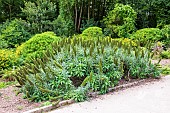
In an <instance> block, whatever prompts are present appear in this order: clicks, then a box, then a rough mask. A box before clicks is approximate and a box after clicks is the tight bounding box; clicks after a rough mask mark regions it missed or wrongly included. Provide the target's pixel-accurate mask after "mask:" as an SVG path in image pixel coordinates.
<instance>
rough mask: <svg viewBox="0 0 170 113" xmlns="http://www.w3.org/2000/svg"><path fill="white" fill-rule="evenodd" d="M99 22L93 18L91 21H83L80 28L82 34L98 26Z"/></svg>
mask: <svg viewBox="0 0 170 113" xmlns="http://www.w3.org/2000/svg"><path fill="white" fill-rule="evenodd" d="M97 25H98V22H96V21H94V19H93V18H91V19H89V20H86V21H85V20H83V21H82V25H81V26H82V27H81V28H80V30H81V32H83V31H84V30H85V29H87V28H89V27H93V26H97Z"/></svg>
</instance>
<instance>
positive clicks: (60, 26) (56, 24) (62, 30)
mask: <svg viewBox="0 0 170 113" xmlns="http://www.w3.org/2000/svg"><path fill="white" fill-rule="evenodd" d="M52 25H53V31H54V32H55V33H56V34H57V36H69V25H68V23H67V22H66V21H65V20H64V19H63V18H62V17H61V16H60V15H59V16H58V18H57V19H56V20H54V21H53V22H52Z"/></svg>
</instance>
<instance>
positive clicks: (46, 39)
mask: <svg viewBox="0 0 170 113" xmlns="http://www.w3.org/2000/svg"><path fill="white" fill-rule="evenodd" d="M59 40H60V37H57V36H56V35H55V34H54V33H53V32H44V33H41V34H36V35H35V36H33V37H32V38H30V39H29V40H28V41H27V42H25V43H23V44H22V45H21V46H19V47H18V48H17V50H16V54H17V55H19V56H21V57H22V58H24V59H26V61H29V60H30V58H31V57H32V58H36V57H41V56H42V55H43V51H44V50H47V49H49V50H50V49H51V47H50V45H51V44H52V43H53V42H54V41H59Z"/></svg>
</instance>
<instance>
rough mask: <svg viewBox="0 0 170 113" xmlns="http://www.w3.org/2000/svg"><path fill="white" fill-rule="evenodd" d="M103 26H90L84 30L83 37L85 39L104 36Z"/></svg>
mask: <svg viewBox="0 0 170 113" xmlns="http://www.w3.org/2000/svg"><path fill="white" fill-rule="evenodd" d="M103 36H104V34H103V32H102V28H100V27H89V28H87V29H85V30H84V31H83V32H82V38H83V39H85V40H92V39H97V38H100V37H103Z"/></svg>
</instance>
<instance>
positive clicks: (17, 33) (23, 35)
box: [0, 19, 30, 48]
mask: <svg viewBox="0 0 170 113" xmlns="http://www.w3.org/2000/svg"><path fill="white" fill-rule="evenodd" d="M24 26H25V22H24V21H22V20H18V19H15V20H12V21H11V22H9V21H7V22H6V23H4V24H3V26H2V28H1V30H0V34H1V35H0V40H2V41H3V42H5V45H6V46H4V47H5V48H7V47H8V48H15V47H17V46H19V45H21V44H22V43H23V42H25V41H27V40H28V39H29V38H30V34H29V33H28V32H27V31H26V30H25V29H26V28H25V27H24ZM1 43H2V42H1ZM0 45H2V44H0ZM4 47H0V48H4Z"/></svg>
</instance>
